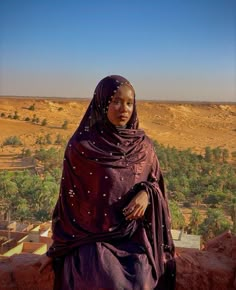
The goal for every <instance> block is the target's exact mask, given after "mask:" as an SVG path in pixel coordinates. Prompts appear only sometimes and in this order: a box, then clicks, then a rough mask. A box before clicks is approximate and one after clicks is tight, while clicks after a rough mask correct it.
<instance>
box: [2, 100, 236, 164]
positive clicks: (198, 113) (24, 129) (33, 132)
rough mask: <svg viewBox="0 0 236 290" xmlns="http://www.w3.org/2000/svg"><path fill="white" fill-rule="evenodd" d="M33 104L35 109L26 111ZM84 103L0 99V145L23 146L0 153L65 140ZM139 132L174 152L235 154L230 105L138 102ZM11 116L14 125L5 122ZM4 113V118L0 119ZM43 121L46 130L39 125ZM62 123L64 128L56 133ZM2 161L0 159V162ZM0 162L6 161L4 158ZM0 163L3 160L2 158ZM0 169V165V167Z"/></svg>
mask: <svg viewBox="0 0 236 290" xmlns="http://www.w3.org/2000/svg"><path fill="white" fill-rule="evenodd" d="M33 104H35V110H34V111H31V110H29V107H30V106H31V105H33ZM88 104H89V100H84V99H82V100H80V99H78V100H76V99H58V98H57V99H53V98H47V99H33V98H13V97H11V98H7V97H6V98H5V97H1V98H0V130H1V134H0V144H2V143H3V142H4V140H5V139H6V138H7V137H9V136H18V137H19V138H20V139H21V141H22V142H23V146H21V147H12V146H4V147H2V148H1V150H0V152H1V151H2V152H1V154H13V155H14V154H17V153H19V152H20V151H21V150H22V149H23V147H24V148H29V149H31V150H32V151H33V150H35V149H37V148H38V147H39V145H36V144H35V141H36V139H37V138H38V137H39V136H45V135H46V134H50V135H51V137H52V139H53V140H54V139H55V138H56V135H57V134H60V135H62V136H63V138H65V139H68V137H69V136H70V135H71V134H72V133H73V132H74V130H75V129H76V127H77V126H78V123H79V122H80V120H81V118H82V116H83V114H84V112H85V110H86V108H87V106H88ZM137 107H138V114H139V119H140V127H141V128H143V129H144V130H145V131H146V133H147V134H148V135H149V136H150V137H151V138H152V139H155V140H157V141H158V142H159V143H161V144H164V145H166V146H167V145H169V146H175V147H176V148H178V149H186V148H191V149H192V150H193V151H194V152H198V153H203V152H204V148H205V147H206V146H210V147H217V146H220V147H221V148H226V149H228V150H229V152H233V151H236V105H235V104H199V103H185V104H183V103H179V104H178V103H158V102H154V101H138V103H137ZM16 111H17V114H18V115H19V120H13V119H9V118H7V116H8V115H12V116H13V115H14V114H15V112H16ZM2 113H4V114H5V117H1V114H2ZM34 115H35V117H37V118H39V124H33V123H32V122H25V121H24V120H25V118H26V117H29V118H30V119H32V118H33V116H34ZM43 119H46V120H47V125H46V126H41V122H42V120H43ZM65 120H67V121H68V129H66V130H65V129H62V128H61V126H62V124H63V122H64V121H65ZM4 158H5V157H4ZM4 160H5V161H4V162H6V158H5V159H4ZM2 161H3V159H2ZM0 163H1V157H0ZM0 166H1V164H0Z"/></svg>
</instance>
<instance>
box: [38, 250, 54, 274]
mask: <svg viewBox="0 0 236 290" xmlns="http://www.w3.org/2000/svg"><path fill="white" fill-rule="evenodd" d="M36 265H37V266H40V267H39V272H40V273H42V272H43V270H44V269H45V268H46V267H48V266H49V265H52V258H51V257H48V256H47V255H46V254H44V255H42V256H40V258H39V260H38V261H37V262H36Z"/></svg>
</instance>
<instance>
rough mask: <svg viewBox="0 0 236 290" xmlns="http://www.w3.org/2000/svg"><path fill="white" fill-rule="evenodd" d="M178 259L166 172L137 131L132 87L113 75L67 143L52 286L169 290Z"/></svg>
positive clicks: (51, 252) (47, 258)
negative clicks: (176, 257) (162, 171)
mask: <svg viewBox="0 0 236 290" xmlns="http://www.w3.org/2000/svg"><path fill="white" fill-rule="evenodd" d="M173 257H174V246H173V242H172V238H171V233H170V215H169V210H168V204H167V197H166V194H165V190H164V184H163V177H162V174H161V171H160V167H159V163H158V160H157V157H156V154H155V151H154V148H153V145H152V142H151V141H150V139H149V138H148V137H147V136H146V135H145V133H144V131H143V130H140V129H138V118H137V112H136V104H135V92H134V89H133V87H132V85H131V84H130V82H129V81H128V80H126V79H125V78H124V77H121V76H118V75H112V76H108V77H106V78H104V79H102V80H101V81H100V82H99V84H98V85H97V87H96V89H95V92H94V96H93V99H92V101H91V103H90V105H89V107H88V109H87V112H86V113H85V115H84V117H83V119H82V121H81V123H80V125H79V127H78V129H77V130H76V132H75V133H74V135H73V136H72V138H71V139H70V141H69V143H68V145H67V148H66V151H65V158H64V165H63V173H62V180H61V189H60V195H59V198H58V201H57V204H56V207H55V209H54V213H53V244H52V246H51V247H50V249H49V251H48V252H47V256H45V257H43V259H42V261H41V270H42V269H43V268H44V267H45V266H46V265H47V264H48V263H50V262H51V261H52V259H53V261H54V270H55V285H54V289H66V290H72V289H73V290H84V289H87V290H96V289H112V290H118V289H120V290H124V289H126V290H131V289H135V290H144V289H145V290H151V289H161V290H164V289H165V290H168V289H174V285H175V261H174V258H173ZM60 265H61V266H60Z"/></svg>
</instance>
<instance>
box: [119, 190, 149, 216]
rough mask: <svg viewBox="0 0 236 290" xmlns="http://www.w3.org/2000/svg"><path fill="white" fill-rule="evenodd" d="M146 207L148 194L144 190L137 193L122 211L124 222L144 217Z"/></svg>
mask: <svg viewBox="0 0 236 290" xmlns="http://www.w3.org/2000/svg"><path fill="white" fill-rule="evenodd" d="M147 206H148V193H147V192H146V191H145V190H141V191H139V192H138V193H137V194H136V195H135V197H133V199H132V200H131V202H130V203H129V204H128V205H127V206H126V207H125V208H124V209H123V214H124V216H125V219H126V220H133V219H138V218H141V217H143V216H144V213H145V210H146V208H147Z"/></svg>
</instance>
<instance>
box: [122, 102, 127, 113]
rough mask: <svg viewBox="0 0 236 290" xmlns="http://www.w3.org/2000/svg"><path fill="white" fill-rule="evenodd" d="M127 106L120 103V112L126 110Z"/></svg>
mask: <svg viewBox="0 0 236 290" xmlns="http://www.w3.org/2000/svg"><path fill="white" fill-rule="evenodd" d="M127 111H128V106H127V105H126V104H121V112H127Z"/></svg>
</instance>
